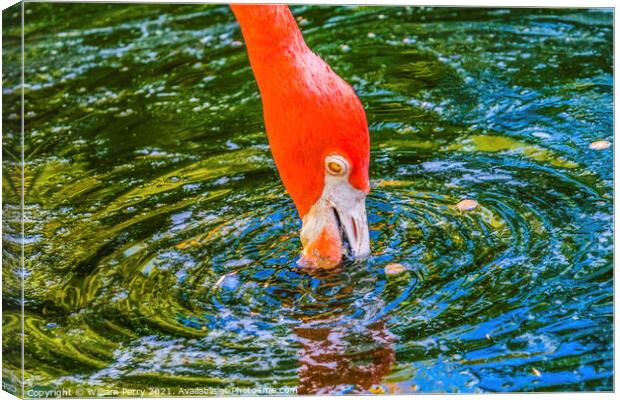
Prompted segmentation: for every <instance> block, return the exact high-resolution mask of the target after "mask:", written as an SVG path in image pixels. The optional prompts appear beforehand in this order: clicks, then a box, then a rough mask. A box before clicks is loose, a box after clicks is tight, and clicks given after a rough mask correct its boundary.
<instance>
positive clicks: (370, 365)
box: [295, 321, 395, 394]
mask: <svg viewBox="0 0 620 400" xmlns="http://www.w3.org/2000/svg"><path fill="white" fill-rule="evenodd" d="M295 333H296V334H297V336H298V337H299V338H300V341H301V344H302V349H301V351H300V357H299V362H300V364H301V368H300V370H299V387H298V389H297V393H298V394H329V393H332V392H334V391H335V390H339V389H340V390H342V389H344V388H345V387H346V386H348V385H354V386H355V389H354V390H356V391H358V390H360V389H361V390H368V389H369V388H370V387H371V386H373V385H378V384H380V383H381V380H382V379H383V377H384V376H386V375H387V374H388V373H389V372H390V368H391V367H392V365H393V364H394V361H395V354H394V347H393V343H394V337H393V336H392V334H390V333H389V332H388V331H387V329H386V328H385V324H384V323H383V321H379V322H375V323H373V324H371V325H369V326H366V327H364V328H363V329H361V330H360V331H359V332H354V331H353V329H351V328H350V327H346V326H338V327H334V328H295ZM352 348H358V349H365V350H364V351H362V352H351V349H352Z"/></svg>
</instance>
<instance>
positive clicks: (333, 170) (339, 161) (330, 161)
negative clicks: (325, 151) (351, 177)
mask: <svg viewBox="0 0 620 400" xmlns="http://www.w3.org/2000/svg"><path fill="white" fill-rule="evenodd" d="M348 169H349V163H347V160H345V159H344V158H343V157H341V156H337V155H331V156H327V157H325V170H326V171H327V173H328V174H330V175H334V176H342V175H345V174H346V173H347V171H348Z"/></svg>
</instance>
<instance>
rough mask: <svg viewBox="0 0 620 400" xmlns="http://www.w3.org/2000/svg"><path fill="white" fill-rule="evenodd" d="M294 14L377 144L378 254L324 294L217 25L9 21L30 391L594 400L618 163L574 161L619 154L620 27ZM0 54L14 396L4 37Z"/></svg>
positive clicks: (12, 187)
mask: <svg viewBox="0 0 620 400" xmlns="http://www.w3.org/2000/svg"><path fill="white" fill-rule="evenodd" d="M292 10H293V12H294V14H295V15H296V16H297V18H298V20H299V22H300V26H301V28H302V31H303V32H304V35H305V38H306V41H307V42H308V44H309V46H310V47H311V48H312V49H314V50H315V51H316V52H318V53H319V54H320V55H321V56H322V57H323V58H324V59H325V60H326V61H327V62H328V63H329V64H330V65H331V66H332V68H333V69H334V70H335V71H336V72H337V73H339V74H340V75H341V76H342V77H344V78H345V79H346V80H347V81H348V82H350V83H351V84H352V85H353V87H354V88H355V90H356V91H357V93H358V94H359V96H360V98H361V100H362V102H363V104H364V106H365V109H366V112H367V116H368V121H369V128H370V132H371V146H372V148H371V185H372V193H371V195H370V196H369V199H368V212H369V224H370V235H371V248H372V256H371V257H370V258H369V259H368V260H367V261H364V262H356V263H351V262H349V263H346V264H345V265H343V266H342V268H341V269H340V270H339V271H336V272H335V273H324V274H310V273H308V272H306V271H304V270H302V269H300V268H298V267H297V266H296V260H297V259H298V257H299V252H300V242H299V239H298V230H299V228H300V225H301V223H300V221H299V220H298V218H297V216H296V213H295V209H294V206H293V204H292V202H291V200H290V199H289V198H288V197H287V195H286V193H285V192H284V190H283V188H282V186H281V184H280V182H279V178H278V175H277V172H276V170H275V167H274V164H273V161H272V159H271V155H270V152H269V147H268V145H267V140H266V136H265V134H264V127H263V123H262V112H261V105H260V98H259V95H258V89H257V86H256V83H255V81H254V79H253V75H252V71H251V69H250V66H249V63H248V59H247V56H246V52H245V47H244V45H243V41H242V40H243V39H242V37H241V34H240V31H239V29H238V25H237V24H236V22H235V20H234V18H233V15H232V13H231V12H230V10H229V9H228V7H226V6H209V5H162V4H157V5H154V4H152V5H147V4H145V5H138V4H130V5H120V4H117V5H108V4H88V5H85V4H60V3H58V4H45V3H26V5H25V29H24V30H25V51H24V54H25V90H24V98H25V104H24V111H25V114H24V115H25V138H24V140H25V146H24V153H25V166H24V169H25V179H24V189H25V191H24V197H25V202H26V205H25V210H24V218H25V224H24V227H25V236H24V242H25V249H24V250H25V256H26V262H25V271H24V276H25V281H24V286H25V298H26V299H25V303H24V309H25V319H24V327H25V336H24V339H25V354H24V362H25V379H26V382H25V384H26V385H25V386H26V387H25V388H26V391H28V390H34V389H36V390H52V389H62V388H64V389H67V390H69V389H71V390H72V394H71V395H78V394H81V395H82V396H84V395H90V394H92V392H87V389H92V390H95V389H98V390H100V392H99V393H103V391H104V390H108V391H114V390H118V391H119V392H120V393H117V394H118V395H137V393H136V392H123V390H126V391H130V390H135V389H146V390H147V392H146V394H147V395H148V394H151V395H153V394H160V395H175V394H184V393H185V394H187V393H189V392H183V390H186V391H188V390H190V389H195V388H210V389H212V390H229V391H230V392H229V393H232V394H234V392H233V391H234V390H240V389H243V388H245V389H256V388H271V389H273V390H279V392H278V393H287V392H286V391H287V390H288V391H289V392H290V391H293V390H297V392H298V393H360V392H361V393H363V392H368V390H371V391H373V392H381V391H385V392H397V393H398V392H400V393H411V392H487V391H490V392H494V391H565V390H588V391H598V390H606V391H608V390H612V389H613V383H612V382H613V326H612V323H613V307H612V300H613V290H612V286H613V264H612V262H613V254H612V249H613V226H612V218H613V213H612V208H613V207H612V200H613V197H612V196H613V151H612V148H611V147H610V148H608V149H604V150H592V149H590V148H589V145H590V143H591V142H593V141H596V140H607V141H613V117H612V110H613V76H612V63H613V48H612V37H613V31H612V23H613V14H612V11H611V10H602V9H599V10H585V9H582V10H568V9H566V10H562V9H513V10H507V9H503V10H499V9H473V8H468V9H454V8H415V7H411V8H401V7H392V8H376V7H317V6H312V7H299V6H297V7H293V8H292ZM4 17H5V19H6V21H8V20H9V19H10V18H17V17H18V15H17V14H15V13H14V11H10V12H5V16H4ZM3 35H4V43H5V46H7V47H6V49H5V51H4V54H3V57H4V59H5V65H9V64H10V63H13V67H12V68H8V67H6V68H5V76H4V77H3V82H4V85H3V86H4V87H3V96H4V105H5V109H4V111H3V118H4V121H5V131H4V132H3V143H4V166H3V168H4V175H3V195H4V199H5V201H4V203H5V204H4V213H5V214H4V219H5V222H4V237H3V240H4V259H5V263H4V265H3V279H4V288H3V289H4V295H3V306H4V314H3V321H4V329H5V334H4V342H3V351H4V360H5V365H4V366H3V367H4V371H3V378H4V382H5V384H7V383H9V384H14V385H16V386H19V377H20V374H21V372H20V367H21V356H20V352H19V351H20V335H19V332H20V325H21V321H20V297H21V291H20V277H21V275H22V274H21V269H20V267H19V262H18V258H16V255H18V254H19V243H20V236H19V229H20V223H19V212H18V211H19V196H20V182H19V159H20V156H19V152H20V149H19V141H20V135H19V120H20V110H19V106H20V103H19V98H20V95H21V91H20V89H19V73H20V71H19V68H17V64H18V63H19V60H20V49H19V43H20V41H21V37H20V29H19V26H16V25H10V24H7V23H6V22H5V32H4V33H3ZM283 111H285V110H283ZM463 199H472V200H476V201H477V202H478V203H479V206H478V207H477V208H476V209H474V210H470V211H461V210H459V209H458V208H457V207H456V206H455V205H456V204H457V203H458V202H459V201H460V200H463ZM390 263H400V264H402V265H404V266H405V267H406V268H407V272H406V273H404V274H403V275H401V276H398V277H388V276H386V274H385V272H384V268H385V266H386V265H387V264H390ZM235 388H236V389H235ZM77 389H79V390H83V391H82V392H76V390H77ZM37 393H38V392H30V395H38V394H37ZM26 394H27V395H28V392H26ZM112 394H115V393H113V392H112ZM189 394H191V393H189ZM198 394H200V393H198Z"/></svg>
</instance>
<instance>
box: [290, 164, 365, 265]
mask: <svg viewBox="0 0 620 400" xmlns="http://www.w3.org/2000/svg"><path fill="white" fill-rule="evenodd" d="M301 242H302V245H303V253H302V258H301V260H300V264H301V265H302V266H308V267H316V268H324V269H329V268H334V267H336V266H337V265H338V264H339V263H340V262H341V260H342V258H343V256H350V257H352V258H365V257H367V256H368V255H369V254H370V241H369V235H368V220H367V217H366V193H364V192H362V191H360V190H357V189H355V188H354V187H352V186H351V185H350V184H349V182H348V181H347V180H343V179H339V178H338V177H333V176H327V177H326V179H325V187H324V190H323V194H322V196H321V197H320V198H319V200H318V201H317V202H316V203H315V204H314V205H313V206H312V208H311V209H310V211H308V213H307V214H306V215H305V216H304V218H303V226H302V228H301Z"/></svg>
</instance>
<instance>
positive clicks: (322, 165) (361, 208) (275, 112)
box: [231, 4, 370, 268]
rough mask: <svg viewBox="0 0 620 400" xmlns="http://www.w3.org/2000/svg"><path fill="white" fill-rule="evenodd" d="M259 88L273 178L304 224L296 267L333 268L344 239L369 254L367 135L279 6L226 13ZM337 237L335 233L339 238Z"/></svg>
mask: <svg viewBox="0 0 620 400" xmlns="http://www.w3.org/2000/svg"><path fill="white" fill-rule="evenodd" d="M231 7H232V10H233V12H234V13H235V16H236V17H237V20H238V21H239V25H240V26H241V32H242V33H243V37H244V39H245V43H246V46H247V50H248V55H249V58H250V64H251V65H252V69H253V71H254V76H255V77H256V81H257V82H258V88H259V90H260V94H261V98H262V102H263V114H264V120H265V128H266V130H267V136H268V138H269V144H270V146H271V152H272V154H273V158H274V160H275V163H276V166H277V168H278V172H279V173H280V177H281V179H282V182H283V183H284V186H285V188H286V190H287V191H288V193H289V194H290V195H291V197H292V198H293V201H294V202H295V205H296V206H297V210H298V212H299V215H300V216H301V218H302V220H303V226H302V229H301V242H302V244H303V246H304V249H303V256H302V263H303V264H309V265H312V266H317V267H322V268H332V267H334V266H336V265H337V264H338V263H339V262H340V260H341V258H342V256H343V253H344V252H345V245H344V243H343V240H342V239H341V237H342V236H344V237H345V238H346V241H348V244H349V246H350V252H351V255H352V256H353V257H364V256H366V255H368V254H369V253H370V246H369V240H368V223H367V221H366V206H365V200H366V194H367V193H368V191H369V190H370V184H369V180H368V164H369V158H370V155H369V141H370V140H369V135H368V126H367V122H366V115H365V114H364V109H363V107H362V105H361V103H360V101H359V99H358V98H357V96H356V95H355V93H354V92H353V89H352V88H351V86H349V85H348V84H347V83H346V82H345V81H344V80H342V79H341V78H340V77H339V76H338V75H336V73H334V72H333V71H332V70H331V68H330V67H329V65H327V64H326V63H325V62H324V61H323V60H322V59H321V58H320V57H319V56H318V55H316V54H314V53H313V52H312V51H311V50H310V49H309V48H308V46H307V45H306V43H305V42H304V39H303V36H302V34H301V31H300V30H299V27H298V26H297V24H296V22H295V19H294V18H293V15H292V14H291V12H290V11H289V9H288V7H287V6H285V5H238V4H237V5H232V6H231ZM341 232H342V233H341Z"/></svg>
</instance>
